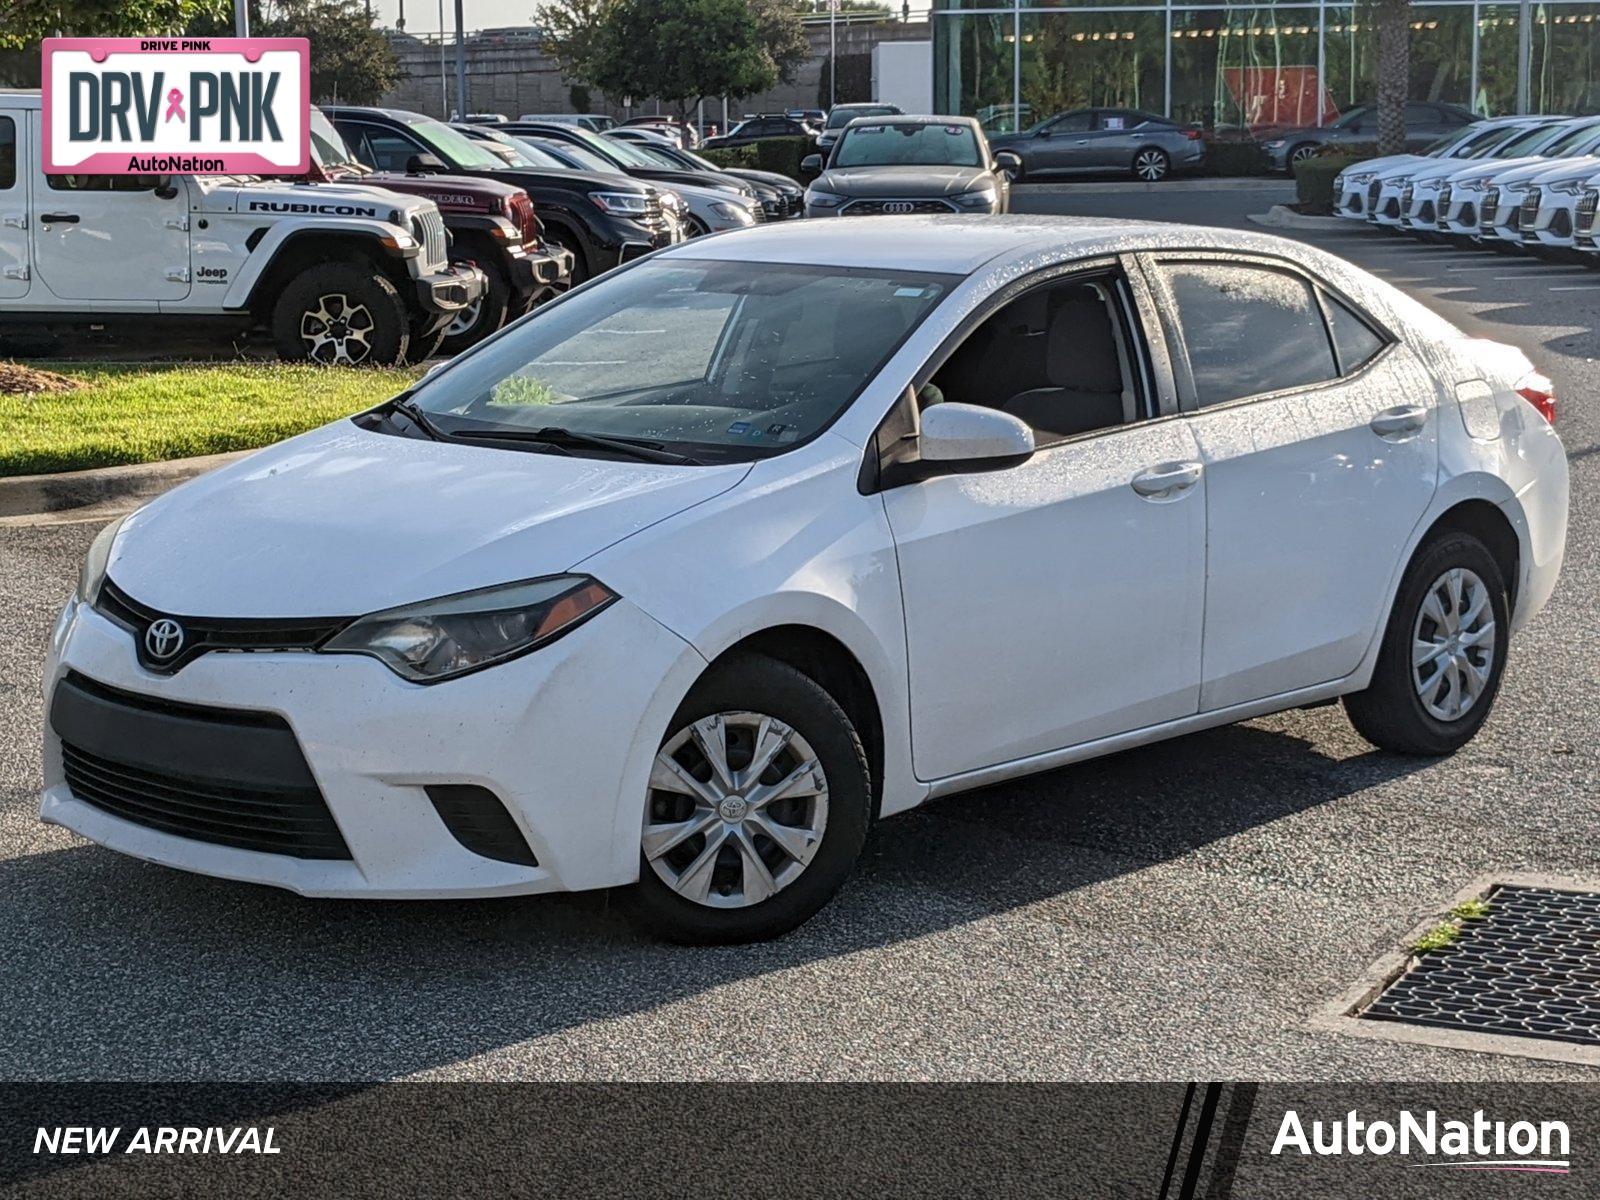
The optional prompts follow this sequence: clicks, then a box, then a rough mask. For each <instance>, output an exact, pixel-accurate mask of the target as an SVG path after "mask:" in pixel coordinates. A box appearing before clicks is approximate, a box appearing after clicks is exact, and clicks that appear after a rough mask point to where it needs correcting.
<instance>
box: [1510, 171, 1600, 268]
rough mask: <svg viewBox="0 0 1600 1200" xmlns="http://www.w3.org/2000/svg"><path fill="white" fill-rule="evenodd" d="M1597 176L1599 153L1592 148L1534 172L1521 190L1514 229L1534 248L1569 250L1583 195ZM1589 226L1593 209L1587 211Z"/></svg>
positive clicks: (1574, 245) (1599, 173) (1574, 247)
mask: <svg viewBox="0 0 1600 1200" xmlns="http://www.w3.org/2000/svg"><path fill="white" fill-rule="evenodd" d="M1597 179H1600V157H1596V155H1595V152H1594V151H1593V150H1591V151H1590V153H1589V154H1587V155H1585V156H1583V157H1582V158H1578V159H1573V160H1571V161H1570V162H1562V163H1557V164H1556V165H1555V166H1552V167H1550V168H1549V169H1547V170H1545V171H1543V172H1541V173H1540V174H1539V175H1537V176H1535V177H1534V179H1533V181H1532V186H1531V187H1529V189H1528V190H1527V191H1526V192H1524V193H1523V197H1522V213H1521V217H1520V219H1519V221H1518V223H1517V224H1518V229H1519V231H1520V233H1521V235H1522V241H1523V244H1524V245H1527V246H1529V247H1531V248H1533V249H1535V250H1538V251H1544V250H1554V251H1573V250H1577V249H1581V248H1582V247H1579V245H1578V242H1577V232H1578V224H1579V215H1580V211H1581V208H1582V204H1583V199H1582V198H1583V196H1584V195H1585V194H1586V192H1587V191H1588V190H1589V188H1590V187H1591V185H1593V184H1594V183H1595V181H1596V180H1597ZM1587 215H1588V217H1589V230H1590V232H1591V234H1592V232H1593V228H1594V210H1593V209H1590V210H1589V212H1588V214H1587Z"/></svg>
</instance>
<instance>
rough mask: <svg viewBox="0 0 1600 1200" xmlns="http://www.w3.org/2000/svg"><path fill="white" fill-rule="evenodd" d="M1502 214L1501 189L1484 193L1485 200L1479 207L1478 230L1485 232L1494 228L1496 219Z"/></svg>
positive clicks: (1493, 188)
mask: <svg viewBox="0 0 1600 1200" xmlns="http://www.w3.org/2000/svg"><path fill="white" fill-rule="evenodd" d="M1499 213H1500V189H1499V188H1497V187H1492V188H1490V189H1489V190H1488V191H1486V192H1484V193H1483V200H1482V202H1481V203H1479V205H1478V228H1479V229H1482V230H1484V231H1485V232H1487V231H1489V230H1491V229H1493V228H1494V222H1495V218H1496V217H1497V216H1498V215H1499Z"/></svg>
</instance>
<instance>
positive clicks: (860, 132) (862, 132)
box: [855, 125, 889, 137]
mask: <svg viewBox="0 0 1600 1200" xmlns="http://www.w3.org/2000/svg"><path fill="white" fill-rule="evenodd" d="M888 132H889V127H888V126H887V125H866V126H863V127H862V128H860V129H857V130H856V132H855V136H856V137H866V136H867V135H868V134H869V133H888Z"/></svg>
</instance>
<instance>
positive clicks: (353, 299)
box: [272, 262, 411, 367]
mask: <svg viewBox="0 0 1600 1200" xmlns="http://www.w3.org/2000/svg"><path fill="white" fill-rule="evenodd" d="M272 338H273V341H274V342H275V343H276V344H277V347H278V355H279V357H281V358H283V359H284V360H286V361H288V362H313V363H319V364H321V365H323V366H371V367H393V366H398V365H400V364H401V363H403V362H405V359H406V349H407V346H408V344H409V342H410V340H411V320H410V315H409V314H408V313H407V312H406V306H405V302H404V301H403V300H402V299H401V297H400V293H399V292H398V291H397V290H396V289H395V286H394V284H392V283H390V282H389V281H388V279H386V278H384V276H383V275H382V274H381V273H380V272H379V271H378V270H377V268H375V267H372V266H368V265H364V264H359V263H344V262H330V263H318V264H316V265H314V266H310V267H306V268H305V269H304V270H302V271H301V272H300V273H299V274H298V275H296V276H295V277H294V278H293V279H291V280H290V281H289V283H288V284H287V285H286V286H285V287H284V289H283V291H282V292H280V293H279V294H278V301H277V303H276V304H274V305H273V307H272Z"/></svg>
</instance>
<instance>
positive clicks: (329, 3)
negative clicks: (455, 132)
mask: <svg viewBox="0 0 1600 1200" xmlns="http://www.w3.org/2000/svg"><path fill="white" fill-rule="evenodd" d="M231 11H232V8H231V6H229V8H228V12H230V13H231ZM232 31H233V22H232V17H231V16H218V17H211V18H207V19H204V20H201V21H196V22H194V23H193V24H192V25H191V26H190V28H189V32H190V33H193V34H198V35H204V34H211V35H213V36H222V35H225V34H228V33H231V32H232ZM250 33H251V34H252V36H255V37H303V38H308V39H310V42H311V99H312V101H313V102H314V103H317V104H323V103H328V102H331V101H334V100H337V101H339V102H340V103H343V104H376V103H377V102H378V101H379V100H381V99H383V97H384V96H385V95H386V94H387V93H388V92H390V91H392V90H393V89H394V86H395V85H396V84H397V83H399V82H400V64H399V62H398V61H397V60H396V59H395V56H394V50H393V48H392V47H391V46H390V45H389V39H388V38H386V37H384V36H383V34H382V33H381V32H380V31H379V30H378V29H376V28H375V27H374V26H373V24H372V18H370V17H369V16H367V12H366V6H365V4H364V3H362V2H361V0H251V4H250Z"/></svg>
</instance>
